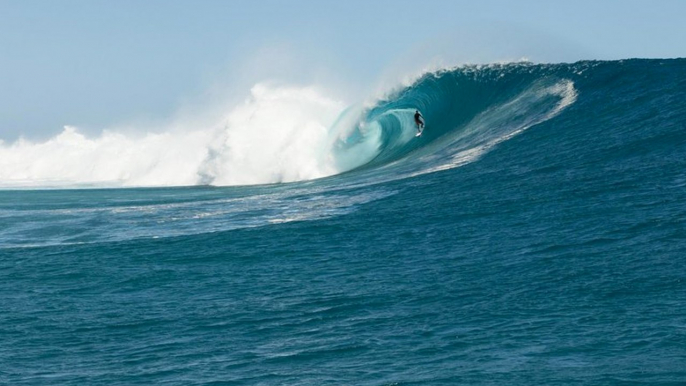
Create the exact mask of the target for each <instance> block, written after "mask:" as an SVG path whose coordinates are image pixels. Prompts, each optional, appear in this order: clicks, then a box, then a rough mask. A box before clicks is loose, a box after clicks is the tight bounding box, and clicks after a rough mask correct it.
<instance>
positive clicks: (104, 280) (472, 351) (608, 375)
mask: <svg viewBox="0 0 686 386" xmlns="http://www.w3.org/2000/svg"><path fill="white" fill-rule="evenodd" d="M335 91H336V90H333V91H332V90H330V89H327V88H325V87H323V85H304V86H303V85H287V84H283V83H274V82H260V83H258V84H256V85H254V86H253V87H252V88H251V89H250V91H249V93H248V94H246V95H240V96H237V97H238V99H239V100H240V101H241V102H240V103H237V104H235V105H231V106H229V107H227V108H226V109H225V110H224V111H223V113H224V115H222V116H221V117H220V118H218V119H216V120H215V121H214V122H213V123H211V124H202V125H201V124H197V125H194V124H171V125H169V127H166V128H163V129H156V130H147V129H145V128H143V127H138V128H136V129H134V130H123V129H117V128H110V129H108V130H104V131H103V132H102V133H101V134H99V135H94V136H92V135H91V136H88V135H85V134H84V133H83V132H84V130H81V129H79V128H76V127H71V126H67V127H65V128H64V130H63V131H61V132H60V133H58V134H57V135H55V136H54V137H52V138H48V139H45V140H30V139H19V140H17V141H11V142H8V141H6V142H3V143H1V144H0V384H11V385H45V384H59V385H84V384H88V385H127V386H128V385H149V384H167V385H218V384H227V385H432V386H433V385H456V384H477V385H503V384H507V385H531V384H544V385H549V384H550V385H552V384H570V383H574V384H584V385H585V384H588V385H626V384H651V385H652V384H656V385H678V384H683V383H684V380H686V371H685V370H684V363H686V314H685V313H684V311H683V310H684V309H686V285H685V283H686V266H685V265H684V263H683V262H684V258H683V257H684V256H686V102H685V101H686V60H685V59H671V60H668V59H655V60H640V59H633V60H620V61H582V62H577V63H556V64H535V63H528V62H516V63H498V64H486V65H463V66H459V67H444V68H436V69H432V70H430V71H424V72H421V73H420V74H418V75H417V76H414V77H412V78H411V79H410V80H409V81H408V82H398V83H396V84H394V85H392V86H391V87H388V88H386V89H384V91H383V92H381V93H373V94H371V95H368V96H366V95H365V96H363V97H362V98H361V99H360V100H343V99H341V98H338V97H335V95H337V93H336V92H335ZM415 109H418V110H420V111H421V112H422V114H423V116H424V117H425V120H426V128H425V131H424V133H423V135H422V136H421V137H415V136H414V135H415V133H416V128H415V126H414V122H413V114H414V111H415Z"/></svg>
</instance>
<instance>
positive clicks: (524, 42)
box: [0, 0, 686, 143]
mask: <svg viewBox="0 0 686 386" xmlns="http://www.w3.org/2000/svg"><path fill="white" fill-rule="evenodd" d="M684 15H686V1H684V0H650V1H643V0H592V1H588V0H575V1H557V0H518V1H511V0H479V1H474V0H472V1H462V0H422V1H409V0H362V1H358V0H345V1H343V0H336V1H334V0H252V1H239V0H235V1H231V0H218V1H213V0H193V1H191V0H184V1H180V0H145V1H139V0H116V1H112V0H107V1H102V0H54V1H53V0H43V1H37V0H0V140H4V141H5V143H11V142H12V141H15V140H16V139H17V138H19V137H24V138H26V139H29V140H41V139H45V138H47V137H50V136H53V135H55V134H56V133H59V132H60V131H62V128H63V126H64V125H72V126H76V127H79V129H80V130H83V132H85V133H90V134H93V135H95V134H97V133H98V132H100V131H101V130H103V129H111V128H117V127H141V128H142V127H146V128H155V127H158V126H164V124H165V122H169V121H171V120H174V119H177V118H178V117H180V116H184V115H192V114H194V112H196V111H199V110H203V109H210V107H208V106H215V107H214V108H216V106H221V105H222V104H221V103H218V101H220V100H221V101H222V103H228V102H227V101H229V100H240V98H245V97H246V89H247V88H249V87H250V85H252V84H254V83H256V82H259V81H264V80H271V81H277V82H284V83H294V84H319V83H321V84H325V85H326V86H327V87H329V88H331V89H334V90H337V92H339V93H340V96H341V98H342V99H344V100H351V99H354V98H357V97H361V96H362V95H363V94H364V93H365V92H369V90H370V89H371V86H370V85H377V84H379V83H380V82H382V80H383V79H389V78H393V77H394V76H397V75H398V74H402V73H403V71H413V70H414V71H416V70H418V69H420V68H421V67H422V66H426V65H429V64H431V63H436V62H439V63H443V64H445V65H457V64H461V63H488V62H493V61H507V60H521V59H528V60H531V61H534V62H573V61H577V60H583V59H602V60H614V59H624V58H635V57H640V58H674V57H684V56H686V39H684V37H686V23H684V20H683V18H684ZM198 114H200V113H198ZM151 130H152V129H151Z"/></svg>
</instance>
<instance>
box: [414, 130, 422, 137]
mask: <svg viewBox="0 0 686 386" xmlns="http://www.w3.org/2000/svg"><path fill="white" fill-rule="evenodd" d="M422 131H424V130H422ZM422 131H420V132H419V133H417V134H415V137H421V136H422Z"/></svg>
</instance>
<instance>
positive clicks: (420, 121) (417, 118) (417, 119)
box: [414, 110, 424, 134]
mask: <svg viewBox="0 0 686 386" xmlns="http://www.w3.org/2000/svg"><path fill="white" fill-rule="evenodd" d="M414 123H415V124H416V125H417V133H419V134H421V133H422V130H424V117H422V114H421V113H420V112H419V110H415V112H414Z"/></svg>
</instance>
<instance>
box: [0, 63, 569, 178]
mask: <svg viewBox="0 0 686 386" xmlns="http://www.w3.org/2000/svg"><path fill="white" fill-rule="evenodd" d="M568 73H569V70H568V69H567V68H565V67H564V66H557V67H555V66H553V67H548V66H540V65H533V64H529V63H515V64H505V65H489V66H467V67H459V68H452V69H444V70H440V71H436V72H430V73H425V74H423V75H422V76H420V77H419V78H418V79H417V80H416V81H415V82H413V83H412V84H411V85H409V86H407V87H399V88H398V89H397V90H395V91H393V92H388V93H387V95H386V97H384V98H382V99H381V100H373V101H372V102H367V103H366V104H364V105H354V106H352V107H348V108H347V109H345V110H344V111H343V112H342V113H341V112H340V111H341V110H342V106H343V104H342V103H341V102H339V101H336V100H334V99H332V98H329V97H326V96H324V95H322V93H321V91H318V90H316V89H314V88H294V87H270V86H268V85H256V86H255V87H254V88H253V89H252V90H251V96H250V97H249V98H248V99H247V100H246V101H245V103H244V104H242V105H239V106H236V107H234V108H233V109H232V110H230V112H229V113H228V115H227V117H226V118H225V119H224V120H223V121H222V122H220V123H218V124H217V125H215V126H213V127H210V128H200V129H198V128H194V127H191V128H188V127H186V128H181V129H179V128H170V129H169V130H168V131H167V132H162V133H159V132H154V133H143V134H138V135H133V134H128V135H127V134H122V133H119V132H117V131H112V130H108V131H104V132H103V133H102V135H100V136H99V137H97V138H87V137H85V136H84V135H82V134H80V133H79V132H78V129H77V128H73V127H66V128H65V130H64V131H63V132H62V133H60V134H59V135H58V136H56V137H55V138H52V139H49V140H47V141H45V142H31V141H28V140H23V139H22V140H19V141H17V142H16V143H13V144H3V143H0V166H2V168H0V181H1V182H0V185H1V186H5V187H22V186H23V187H79V186H90V187H116V186H170V185H171V186H174V185H215V186H226V185H254V184H265V183H278V182H293V181H302V180H311V179H316V178H321V177H326V176H331V175H336V174H340V173H343V172H348V171H351V170H354V169H359V168H362V169H364V170H369V169H378V168H384V169H385V168H386V167H389V166H392V167H393V170H394V172H393V173H395V174H394V176H393V178H400V177H402V176H406V175H413V174H417V173H423V172H428V171H432V170H442V169H445V168H450V167H454V166H457V165H462V164H464V163H466V162H469V161H471V160H473V159H476V158H477V157H478V156H479V155H480V154H482V153H484V152H485V151H487V150H488V149H490V148H491V147H492V146H494V145H495V144H497V143H499V142H501V141H503V140H506V139H508V138H511V137H512V136H513V135H516V134H518V133H520V132H522V131H523V130H525V129H527V128H529V127H531V126H534V125H536V124H538V123H540V122H543V121H545V120H548V119H550V118H552V117H554V116H556V115H557V114H558V113H559V112H560V111H562V110H563V109H564V108H565V107H567V106H568V105H570V104H571V103H573V102H574V101H575V100H576V90H575V89H574V83H573V81H572V80H570V79H569V74H568ZM415 109H419V110H421V111H422V113H423V114H424V116H425V118H426V121H427V128H426V132H425V133H424V135H423V136H422V137H421V138H418V139H415V138H414V133H415V127H414V123H413V119H412V115H413V114H414V111H415ZM337 115H338V118H336V116H337ZM334 118H336V119H335V120H334ZM382 174H383V175H385V176H388V172H387V171H385V170H384V171H383V173H382Z"/></svg>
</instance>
